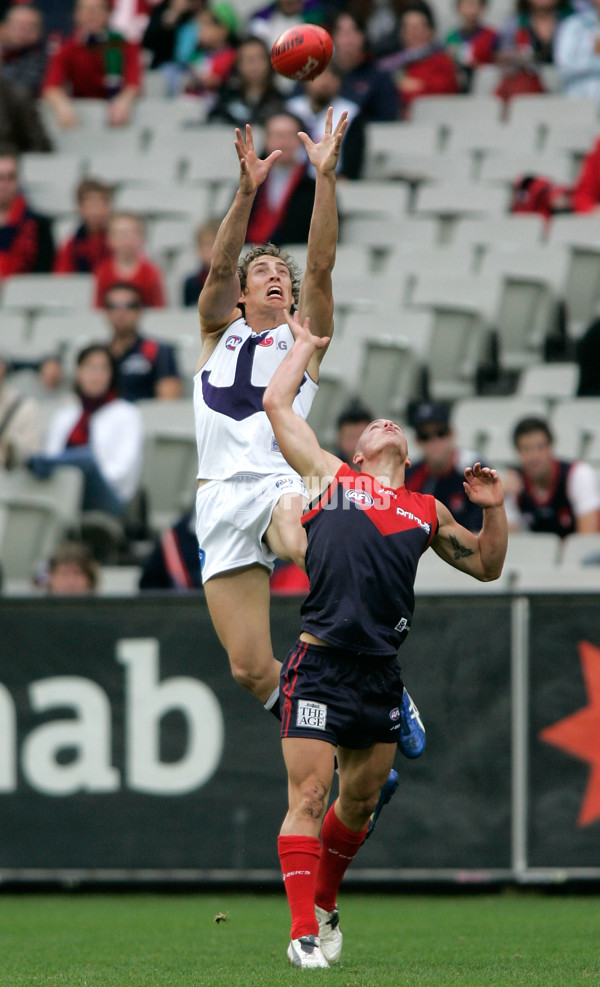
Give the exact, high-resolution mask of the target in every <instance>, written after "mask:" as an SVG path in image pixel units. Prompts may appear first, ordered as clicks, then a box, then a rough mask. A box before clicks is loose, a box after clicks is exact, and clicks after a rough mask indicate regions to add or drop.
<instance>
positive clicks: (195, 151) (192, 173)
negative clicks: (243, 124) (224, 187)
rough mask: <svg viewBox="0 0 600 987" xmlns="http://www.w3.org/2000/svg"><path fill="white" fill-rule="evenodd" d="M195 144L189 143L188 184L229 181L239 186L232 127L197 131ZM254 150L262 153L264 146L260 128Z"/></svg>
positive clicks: (255, 130) (255, 132) (254, 130)
mask: <svg viewBox="0 0 600 987" xmlns="http://www.w3.org/2000/svg"><path fill="white" fill-rule="evenodd" d="M196 133H197V137H196V139H195V140H194V141H191V140H190V141H189V142H188V156H187V157H188V161H187V170H186V172H185V181H186V183H187V184H190V185H196V184H198V183H200V184H202V185H204V184H206V183H207V182H222V181H223V180H229V181H234V182H236V184H237V182H238V179H239V173H240V165H239V161H238V156H237V153H236V150H235V147H234V144H233V142H234V138H235V134H234V131H233V128H232V127H229V126H226V125H221V124H207V125H206V126H205V127H202V128H201V130H199V131H197V132H196ZM252 133H253V136H254V142H255V146H256V147H257V148H258V149H259V150H260V148H261V145H262V142H263V130H262V128H261V127H253V128H252Z"/></svg>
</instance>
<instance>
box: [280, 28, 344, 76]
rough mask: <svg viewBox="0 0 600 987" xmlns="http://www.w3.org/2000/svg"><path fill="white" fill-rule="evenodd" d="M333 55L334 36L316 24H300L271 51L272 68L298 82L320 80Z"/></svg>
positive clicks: (287, 32)
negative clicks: (319, 77)
mask: <svg viewBox="0 0 600 987" xmlns="http://www.w3.org/2000/svg"><path fill="white" fill-rule="evenodd" d="M332 54H333V41H332V40H331V35H330V34H329V33H328V32H327V31H326V30H325V29H324V28H322V27H318V26H317V25H316V24H297V25H295V26H294V27H289V28H288V29H287V31H284V32H283V34H280V35H279V37H278V38H277V41H276V42H275V44H274V45H273V47H272V49H271V65H272V66H273V68H274V69H275V71H276V72H278V73H279V75H284V76H285V77H286V79H293V80H294V82H306V80H307V79H316V77H317V76H318V75H320V74H321V72H322V71H323V69H324V68H326V66H327V65H328V64H329V59H330V58H331V56H332Z"/></svg>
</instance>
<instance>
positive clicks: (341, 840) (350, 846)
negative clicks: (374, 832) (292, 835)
mask: <svg viewBox="0 0 600 987" xmlns="http://www.w3.org/2000/svg"><path fill="white" fill-rule="evenodd" d="M334 807H335V803H334V804H333V805H332V806H330V808H329V811H328V813H327V815H326V816H325V819H324V820H323V826H322V829H321V863H320V865H319V874H318V877H317V888H316V892H315V902H316V903H317V905H318V906H319V908H324V909H325V911H327V912H331V911H333V909H334V908H335V906H336V902H337V893H338V891H339V888H340V884H341V883H342V878H343V876H344V874H345V873H346V871H347V869H348V865H349V864H350V862H351V861H352V860H354V858H355V856H356V854H357V853H358V851H359V849H360V847H361V846H362V844H363V842H364V839H365V835H366V832H367V829H368V827H367V826H365V828H364V829H363V830H361V832H360V833H357V832H355V830H353V829H348V827H347V826H344V824H343V823H342V822H340V820H339V819H338V817H337V816H336V814H335V811H334Z"/></svg>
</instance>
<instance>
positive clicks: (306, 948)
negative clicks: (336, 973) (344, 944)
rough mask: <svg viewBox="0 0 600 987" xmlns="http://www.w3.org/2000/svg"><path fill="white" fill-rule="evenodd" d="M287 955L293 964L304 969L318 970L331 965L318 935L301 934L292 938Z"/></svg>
mask: <svg viewBox="0 0 600 987" xmlns="http://www.w3.org/2000/svg"><path fill="white" fill-rule="evenodd" d="M287 957H288V960H289V962H290V963H291V965H292V966H299V967H301V968H302V969H303V970H318V969H323V968H327V967H328V966H329V964H328V962H327V960H326V959H325V957H324V956H323V953H322V952H321V947H320V946H319V939H318V937H317V936H300V938H299V939H292V940H290V944H289V946H288V951H287Z"/></svg>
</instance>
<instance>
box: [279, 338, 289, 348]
mask: <svg viewBox="0 0 600 987" xmlns="http://www.w3.org/2000/svg"><path fill="white" fill-rule="evenodd" d="M287 348H288V344H287V343H286V341H285V339H280V340H279V342H278V343H277V349H278V350H287Z"/></svg>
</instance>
